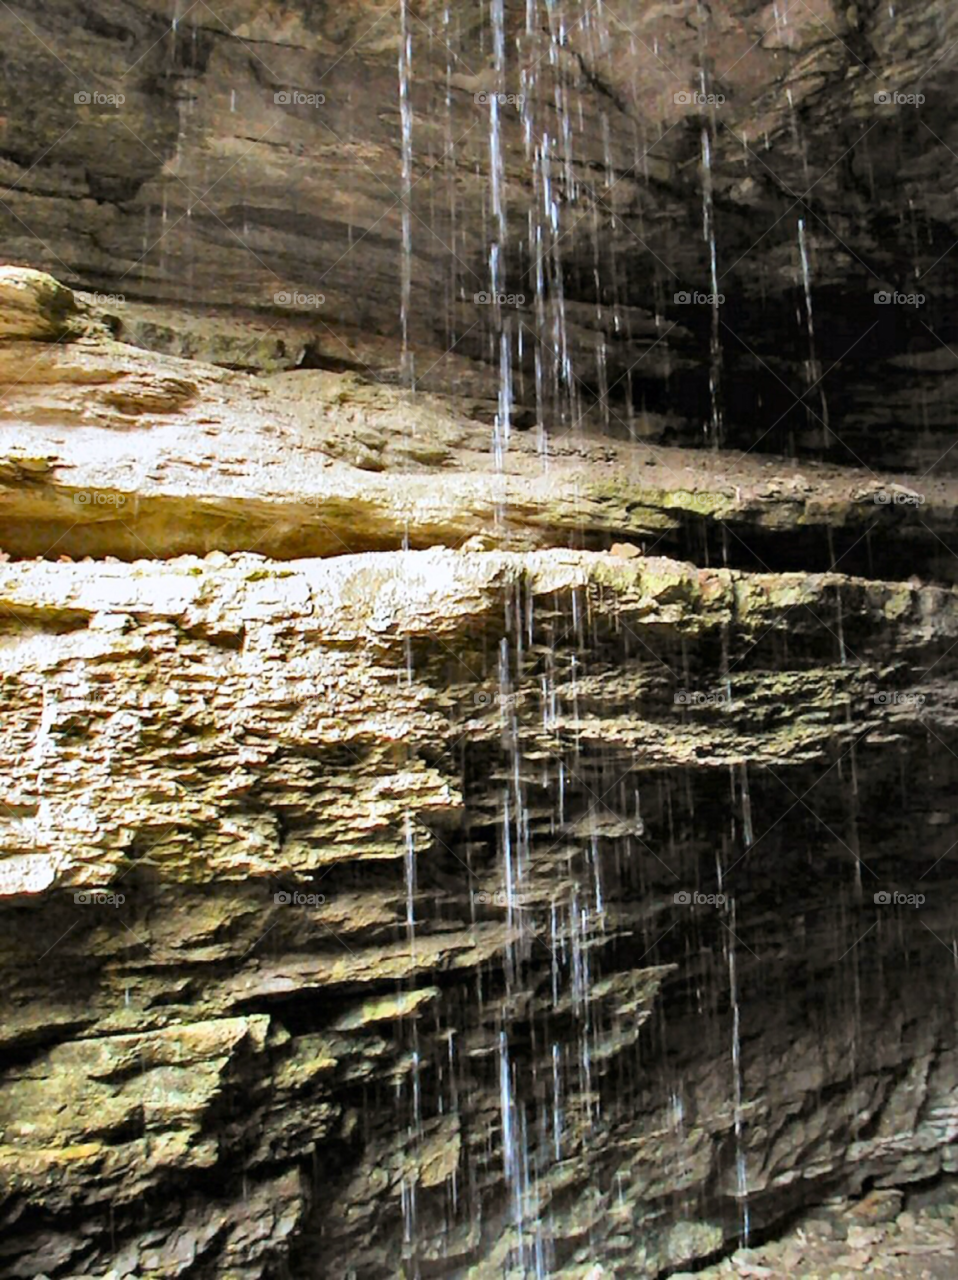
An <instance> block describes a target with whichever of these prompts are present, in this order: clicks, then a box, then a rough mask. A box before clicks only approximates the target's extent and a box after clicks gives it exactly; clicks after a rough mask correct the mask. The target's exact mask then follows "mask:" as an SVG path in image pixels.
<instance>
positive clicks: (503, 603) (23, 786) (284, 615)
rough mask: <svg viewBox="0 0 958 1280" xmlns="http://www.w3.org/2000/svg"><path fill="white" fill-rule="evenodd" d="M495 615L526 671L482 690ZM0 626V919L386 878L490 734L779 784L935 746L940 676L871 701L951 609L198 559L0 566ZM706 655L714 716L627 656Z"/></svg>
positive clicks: (934, 602) (572, 572)
mask: <svg viewBox="0 0 958 1280" xmlns="http://www.w3.org/2000/svg"><path fill="white" fill-rule="evenodd" d="M517 608H518V609H519V611H520V613H522V614H523V615H524V616H525V618H526V625H527V628H528V630H529V634H530V635H531V636H532V639H533V640H534V643H532V644H531V645H529V646H528V653H524V654H522V655H519V652H518V650H516V662H518V664H519V666H518V673H519V674H518V678H517V682H516V684H515V687H514V688H510V689H508V690H505V689H502V688H500V677H499V658H500V648H501V641H502V640H503V639H508V642H509V644H510V645H511V646H512V647H515V646H516V644H517V640H516V637H515V635H513V636H512V637H511V638H509V632H508V630H507V629H506V614H507V610H509V609H512V610H515V609H517ZM577 617H578V619H579V621H578V622H577V621H576V618H577ZM0 618H2V633H3V644H2V647H0V681H2V687H3V693H4V700H5V705H6V707H7V709H8V713H9V714H8V715H7V717H5V719H4V722H3V725H2V727H0V758H2V761H3V776H4V783H3V788H2V794H0V800H2V805H3V809H2V818H0V824H2V835H3V859H2V861H0V894H2V896H4V897H11V896H13V897H17V896H20V895H24V894H26V895H35V894H38V893H44V892H46V891H48V890H52V889H61V890H62V889H70V890H73V891H80V890H86V889H93V888H105V887H107V886H109V885H110V884H111V883H112V882H113V881H114V880H115V879H116V878H117V877H119V876H121V875H122V874H123V873H124V871H126V870H128V869H129V867H130V866H131V865H132V864H133V863H134V862H142V863H143V864H144V865H146V866H152V867H154V868H156V869H157V873H158V874H159V875H161V877H162V878H163V879H165V880H171V881H177V882H182V883H194V884H202V883H204V882H212V881H218V880H222V879H227V880H233V881H239V880H246V879H250V878H253V879H255V878H263V877H274V876H276V875H277V874H280V873H288V874H291V875H293V876H294V877H297V876H299V877H308V876H309V875H311V874H313V873H315V872H317V871H318V870H319V869H321V868H323V867H326V866H328V865H330V864H332V863H337V862H352V861H357V860H373V861H375V860H378V859H387V860H393V859H396V858H400V857H402V856H403V855H404V852H405V850H406V847H407V842H408V839H409V833H410V831H414V833H415V839H416V841H417V846H418V847H419V848H421V849H424V850H425V849H428V848H429V847H431V846H432V844H433V842H434V840H435V839H436V835H435V826H436V824H437V823H439V824H440V825H441V823H442V822H443V821H444V820H447V819H448V817H449V815H450V814H454V813H456V812H457V811H460V810H461V809H462V805H463V798H462V795H461V793H460V781H459V774H458V770H457V768H456V767H455V765H454V762H453V758H452V756H451V755H450V754H449V752H448V750H447V749H448V748H449V747H451V746H452V745H453V744H454V743H455V742H456V741H457V740H458V739H459V738H460V737H461V736H462V734H463V733H464V732H465V731H466V730H468V731H469V734H470V737H471V740H473V741H474V742H482V741H494V740H497V739H498V738H499V737H500V735H501V733H502V731H503V726H504V724H505V723H506V719H509V720H510V721H511V717H512V716H513V714H515V715H516V716H517V731H518V732H519V733H520V735H521V737H522V740H523V742H524V744H525V745H526V747H527V748H528V749H530V750H538V751H539V752H540V754H541V753H545V755H546V756H548V754H549V752H550V751H551V752H554V753H555V752H559V751H561V750H562V749H563V746H564V744H569V743H571V742H573V741H576V740H578V739H582V738H584V739H585V740H589V741H594V742H596V743H604V744H605V745H606V746H607V747H609V748H611V749H614V750H616V751H618V752H619V753H620V756H621V758H622V760H623V768H626V769H627V768H630V767H631V768H638V767H656V766H659V767H666V766H669V765H674V764H678V763H690V762H696V763H699V764H704V765H713V766H720V765H721V766H723V767H724V766H725V765H726V764H727V763H729V762H730V761H736V760H745V759H749V758H751V759H754V760H756V761H757V762H759V763H761V762H762V761H766V762H772V761H779V762H781V763H789V762H791V763H796V762H797V761H799V760H805V759H809V758H814V757H815V756H816V754H818V753H820V752H822V751H824V750H825V748H826V745H827V743H828V742H830V741H832V740H833V739H834V737H835V734H836V732H839V733H841V732H849V733H850V732H852V731H853V727H852V725H853V722H854V725H857V727H858V729H859V730H860V729H862V728H871V730H872V731H873V732H874V733H885V734H889V733H891V734H894V733H895V732H898V731H899V730H901V729H902V728H903V726H905V725H906V724H907V723H917V721H918V717H919V715H925V716H928V715H932V716H938V717H939V718H940V719H941V718H944V720H945V721H947V720H948V718H949V717H950V715H951V712H950V710H949V707H950V705H951V701H952V699H951V695H950V693H949V692H948V688H949V686H948V684H947V679H946V677H945V672H946V668H945V667H940V668H938V671H937V672H936V677H937V676H940V677H941V680H942V681H943V682H944V683H943V684H941V688H940V689H939V696H938V697H937V700H936V699H935V698H934V697H933V698H932V699H931V700H930V703H929V705H928V706H925V705H924V703H923V702H919V701H914V700H912V701H909V700H908V699H907V698H903V699H896V700H895V701H894V702H892V703H890V704H889V705H887V706H882V705H879V704H876V703H875V702H874V698H873V695H874V693H875V691H876V689H879V688H882V687H885V684H886V683H887V681H888V679H893V681H897V682H898V684H896V685H895V686H894V687H898V685H900V684H901V682H902V680H904V681H905V684H906V687H907V686H908V681H909V680H911V679H913V677H912V676H909V675H908V671H909V670H910V668H909V661H912V660H913V659H914V655H915V654H916V653H918V652H920V651H921V650H922V649H924V648H927V647H929V646H934V645H936V644H938V643H939V642H941V643H944V642H950V641H951V640H953V639H954V637H955V636H956V635H958V593H956V592H955V591H954V590H951V589H944V588H937V589H931V588H929V589H923V590H919V589H917V588H913V587H910V586H908V585H903V584H897V583H882V582H873V581H866V580H861V579H850V578H844V577H842V576H841V575H838V574H831V575H829V574H821V575H803V574H769V575H748V574H743V573H740V572H737V571H731V570H723V569H697V568H695V567H694V566H692V565H688V564H682V563H679V562H675V561H671V560H666V559H659V558H648V559H642V558H639V559H633V560H623V559H620V558H618V557H616V556H612V555H606V554H599V553H590V552H571V551H556V550H553V551H543V552H533V553H529V554H526V555H522V554H519V553H499V552H458V553H457V552H452V551H448V550H443V549H437V550H433V551H429V552H407V553H403V552H399V553H392V554H372V553H370V554H365V555H360V556H342V557H337V558H335V559H332V560H308V561H296V562H291V563H277V562H270V561H268V560H266V559H264V558H262V557H257V556H252V555H236V556H234V557H231V558H230V557H227V556H225V555H223V554H221V553H214V554H212V555H211V556H209V557H207V558H206V559H205V560H200V559H197V558H195V557H184V558H180V559H177V560H175V561H170V562H164V563H155V562H147V561H144V562H139V563H134V564H125V563H110V564H95V563H79V564H59V563H57V564H55V563H49V562H34V563H25V562H16V563H6V564H2V565H0ZM583 620H584V621H585V623H586V624H587V625H589V626H591V627H593V628H595V627H599V628H600V629H603V630H604V631H605V632H606V633H608V635H609V636H610V637H611V636H614V635H616V634H618V635H619V637H620V638H621V640H622V641H624V642H625V643H626V644H627V643H628V637H629V636H631V637H633V638H634V639H635V645H634V648H635V653H636V659H635V660H633V662H632V663H631V664H627V666H626V669H625V671H624V672H620V673H616V672H612V671H608V670H605V669H604V668H602V667H601V665H600V667H599V668H598V669H597V670H596V671H594V672H591V671H589V670H585V669H580V670H579V671H578V672H574V671H571V670H570V668H569V655H570V654H571V653H573V652H574V651H575V644H576V640H575V632H576V628H577V627H578V626H581V625H583ZM786 631H788V632H789V633H790V635H791V636H792V637H793V639H792V643H793V644H796V643H800V644H805V645H808V646H811V650H810V651H811V652H812V653H814V654H817V658H816V661H815V662H814V664H813V666H812V667H811V668H810V667H809V664H808V662H807V661H806V662H803V663H802V664H801V666H800V668H799V669H798V670H794V671H784V672H783V671H781V670H780V669H779V667H780V665H781V661H780V658H779V657H777V656H775V655H774V654H771V653H770V652H769V645H771V644H773V643H774V641H775V637H776V636H778V637H783V636H784V635H785V633H786ZM839 631H842V633H843V634H842V639H841V642H840V641H839V635H838V632H839ZM723 634H724V635H725V636H726V637H727V638H728V637H729V636H731V637H732V638H733V642H735V643H738V642H741V643H742V644H743V645H744V648H743V655H746V656H747V655H748V653H750V652H751V653H752V657H751V658H749V659H748V661H747V662H746V664H745V665H744V666H742V665H741V664H739V665H738V669H737V670H736V673H735V682H734V685H735V688H734V690H733V698H732V702H731V703H730V704H729V705H716V704H721V703H722V696H723V695H722V681H721V680H720V679H718V678H717V677H716V674H715V672H714V671H713V672H711V673H710V674H708V675H707V676H706V675H702V676H699V677H694V678H695V679H697V680H698V684H697V685H696V688H699V687H701V686H702V682H703V680H707V681H708V685H707V687H708V688H709V689H712V690H713V693H712V696H710V697H707V699H704V700H703V702H704V705H698V704H695V705H692V706H689V707H688V708H687V709H686V707H685V706H684V705H683V703H682V699H681V696H680V695H681V694H682V691H683V686H684V683H686V682H687V680H688V679H689V675H688V674H686V676H685V677H683V675H682V674H681V669H680V668H677V667H676V665H675V663H676V661H677V659H676V657H672V658H671V659H670V660H669V661H670V662H671V665H669V661H666V660H664V659H662V660H659V659H658V658H656V659H655V660H654V661H653V660H649V661H646V663H645V665H643V659H648V655H649V654H651V653H652V648H650V646H652V647H653V648H654V647H655V646H659V647H661V646H666V647H668V646H675V645H680V644H682V643H693V644H697V643H703V644H704V643H706V642H707V639H708V637H709V636H721V635H723ZM842 644H843V645H844V646H845V649H846V660H845V662H844V663H842V662H840V661H839V652H840V649H841V645H842ZM946 647H947V646H946ZM663 652H664V650H663ZM909 655H911V658H910V659H909ZM550 664H551V668H552V674H551V676H550V675H548V669H549V668H550ZM750 667H751V668H754V669H750ZM669 672H671V679H670V677H669V674H668V673H669ZM882 673H884V676H882ZM544 675H545V678H546V681H547V686H546V687H547V692H548V697H547V699H546V701H547V702H549V701H550V700H551V704H550V705H552V710H551V711H549V712H548V713H546V711H545V704H544V703H543V695H542V689H543V685H542V679H543V676H544ZM882 680H884V683H881V681H882ZM550 682H551V684H550ZM928 688H929V691H930V692H932V693H933V692H934V688H935V686H934V685H933V684H930V685H929V686H928ZM550 689H551V692H550V691H549V690H550ZM736 692H737V693H738V695H739V696H738V700H736V697H735V696H734V694H735V693H736ZM746 692H747V695H748V696H742V695H743V694H745V693H746ZM786 694H787V697H786V696H785V695H786ZM923 696H924V695H923ZM846 706H848V707H852V708H854V712H855V714H854V716H852V715H851V713H850V712H849V714H848V716H846V713H845V711H844V708H845V707H846ZM836 708H838V713H836ZM836 714H838V715H839V718H844V719H848V721H849V724H848V727H847V729H846V730H842V729H841V727H839V729H838V730H836V727H835V723H834V721H835V719H836ZM504 717H505V719H504ZM436 744H439V749H438V751H437V749H436ZM444 753H445V754H444ZM410 823H412V826H411V827H410Z"/></svg>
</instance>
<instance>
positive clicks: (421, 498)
mask: <svg viewBox="0 0 958 1280" xmlns="http://www.w3.org/2000/svg"><path fill="white" fill-rule="evenodd" d="M0 326H2V334H0V390H2V392H3V395H2V398H0V550H2V551H4V552H6V553H7V554H8V555H11V556H14V557H38V556H45V557H51V558H55V557H59V556H65V555H66V556H73V557H82V556H87V555H89V556H95V557H103V556H116V557H118V558H121V559H124V560H136V559H140V558H143V557H155V558H158V559H166V558H169V557H172V556H176V555H181V554H189V553H193V554H201V555H202V554H205V553H206V552H209V551H213V550H224V551H227V552H232V551H240V550H251V551H256V552H258V553H260V554H263V555H268V556H272V557H275V558H281V559H292V558H296V557H303V556H335V555H342V554H346V553H349V552H362V551H374V550H397V549H400V548H403V547H411V548H416V549H426V548H428V547H430V546H433V545H436V544H442V545H446V546H458V545H460V544H461V543H463V542H464V541H466V540H467V539H468V538H470V537H479V538H482V540H483V544H484V545H485V546H487V547H490V548H493V547H495V548H500V549H514V550H531V549H535V548H538V547H549V546H556V545H562V544H570V545H575V546H582V547H586V548H589V549H601V548H607V547H608V546H609V545H610V543H611V542H612V541H614V540H615V538H617V537H618V538H621V537H626V538H634V539H638V540H639V541H640V542H641V543H643V544H644V545H645V546H646V548H647V549H648V550H649V551H652V550H653V549H656V548H657V549H658V550H659V551H660V553H661V552H667V553H668V554H670V555H678V556H679V557H680V558H696V559H697V558H698V556H699V554H700V551H701V549H702V548H704V549H705V552H706V556H707V557H708V556H709V555H710V557H711V559H713V560H722V559H723V557H724V561H725V562H727V563H730V564H732V565H735V566H738V567H742V568H750V569H759V568H762V567H765V566H768V567H770V568H779V567H782V568H798V567H802V568H817V569H827V568H829V567H831V562H832V561H834V562H835V563H836V564H839V565H840V567H841V568H842V569H843V571H845V572H852V573H864V574H867V575H868V576H885V577H891V576H895V573H896V564H897V560H896V557H898V555H899V553H900V552H901V549H902V547H907V548H908V550H909V561H910V565H911V567H912V570H913V571H914V572H917V573H919V574H921V575H922V576H925V577H927V578H930V579H932V580H935V579H938V580H942V581H946V582H952V581H954V580H955V577H956V572H955V569H954V568H953V565H954V564H956V563H958V562H955V561H954V559H953V557H951V556H949V555H948V553H947V550H946V548H945V546H944V543H943V541H942V540H943V539H947V538H948V537H949V536H950V534H951V533H952V532H953V531H954V529H955V526H956V511H958V477H950V476H947V475H945V476H943V477H942V476H936V477H930V476H929V477H926V478H924V479H922V478H919V477H918V476H908V475H904V474H901V473H884V472H880V471H876V470H872V469H871V468H868V467H864V466H863V467H859V468H841V467H835V466H832V465H819V464H817V463H814V462H810V461H805V462H802V463H798V462H788V463H785V462H783V461H781V460H780V459H775V460H772V459H768V458H763V457H761V456H759V455H756V454H755V453H754V452H748V453H739V452H735V451H728V452H724V453H720V452H703V451H701V450H695V449H680V448H672V447H661V446H659V445H656V444H654V443H652V442H651V441H647V440H644V439H643V432H644V430H645V427H644V424H643V421H642V419H641V417H639V418H636V419H635V421H634V422H633V423H632V425H631V427H630V428H629V432H630V434H631V439H624V440H623V439H609V438H602V437H600V436H598V435H597V434H596V433H595V431H594V430H586V429H585V427H584V426H583V427H581V428H580V429H578V430H572V431H562V432H559V433H558V434H556V435H554V437H551V438H550V437H548V436H543V435H540V433H539V432H538V430H537V429H535V428H533V429H529V430H524V431H520V430H517V429H514V430H513V432H512V435H511V439H510V445H509V449H508V451H507V452H506V454H505V456H504V460H503V465H502V468H501V470H500V471H497V470H496V467H495V463H494V459H493V456H492V454H491V451H490V429H489V426H488V424H487V423H485V422H483V421H478V420H477V419H476V418H475V417H473V416H471V413H472V402H471V401H470V400H469V398H468V397H465V396H458V397H456V396H439V395H427V394H424V393H421V392H417V393H410V392H407V391H404V390H401V389H399V388H396V387H391V386H387V385H384V384H382V383H380V382H377V381H375V379H374V378H373V377H372V376H371V375H370V376H369V377H360V376H358V375H356V374H355V373H347V374H340V373H330V372H322V371H318V370H309V371H297V372H291V373H290V372H287V373H281V374H275V375H272V376H267V377H257V376H252V375H247V374H243V373H236V372H231V371H228V370H224V369H222V368H217V367H215V366H213V365H204V364H201V363H198V362H196V361H190V360H184V359H180V358H178V357H176V356H173V355H163V354H158V353H156V352H150V351H145V350H141V349H140V348H137V347H133V346H129V345H125V344H123V343H120V342H117V341H116V340H115V339H114V338H113V337H112V336H111V330H110V326H109V324H108V317H107V316H105V315H104V314H103V312H102V308H99V309H98V308H97V307H95V306H93V305H91V304H90V303H87V302H84V301H83V300H82V299H75V298H74V296H73V295H72V293H71V292H70V290H68V289H66V288H65V287H64V286H63V285H60V284H58V282H57V281H55V280H54V279H53V278H52V277H50V276H46V275H44V274H43V273H42V272H28V271H22V270H20V269H19V268H2V269H0ZM829 534H831V535H832V541H831V543H830V544H829V542H828V535H829Z"/></svg>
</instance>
